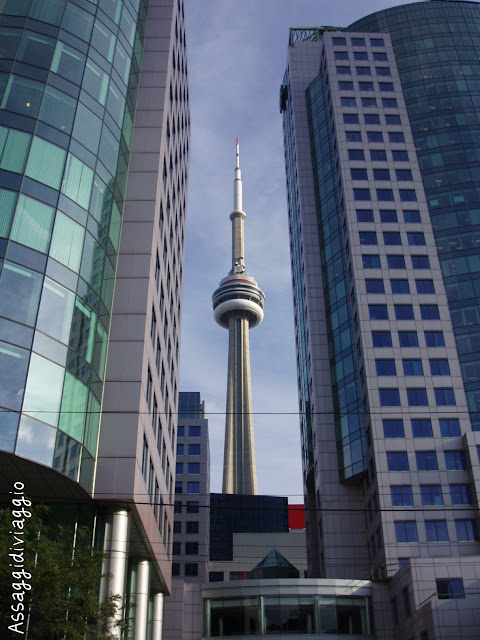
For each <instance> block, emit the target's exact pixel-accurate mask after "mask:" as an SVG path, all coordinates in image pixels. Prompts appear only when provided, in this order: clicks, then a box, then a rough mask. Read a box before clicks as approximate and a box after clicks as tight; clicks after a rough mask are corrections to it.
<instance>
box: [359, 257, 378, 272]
mask: <svg viewBox="0 0 480 640" xmlns="http://www.w3.org/2000/svg"><path fill="white" fill-rule="evenodd" d="M362 262H363V268H364V269H380V268H381V263H380V256H379V255H368V254H364V255H362Z"/></svg>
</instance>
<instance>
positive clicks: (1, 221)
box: [0, 189, 17, 238]
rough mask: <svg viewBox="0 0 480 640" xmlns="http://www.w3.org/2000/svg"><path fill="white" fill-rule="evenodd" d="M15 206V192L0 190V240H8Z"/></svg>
mask: <svg viewBox="0 0 480 640" xmlns="http://www.w3.org/2000/svg"><path fill="white" fill-rule="evenodd" d="M16 204H17V193H16V192H15V191H9V190H8V189H0V238H8V235H9V233H10V225H11V223H12V220H13V214H14V211H15V205H16Z"/></svg>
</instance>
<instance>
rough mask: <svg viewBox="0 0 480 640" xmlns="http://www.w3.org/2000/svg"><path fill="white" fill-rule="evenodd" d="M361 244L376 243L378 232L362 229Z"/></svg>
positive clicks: (360, 233)
mask: <svg viewBox="0 0 480 640" xmlns="http://www.w3.org/2000/svg"><path fill="white" fill-rule="evenodd" d="M358 236H359V239H360V244H362V245H376V244H378V241H377V234H376V232H375V231H360V232H359V234H358Z"/></svg>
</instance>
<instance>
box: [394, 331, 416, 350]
mask: <svg viewBox="0 0 480 640" xmlns="http://www.w3.org/2000/svg"><path fill="white" fill-rule="evenodd" d="M398 341H399V343H400V346H401V347H418V336H417V332H416V331H399V332H398Z"/></svg>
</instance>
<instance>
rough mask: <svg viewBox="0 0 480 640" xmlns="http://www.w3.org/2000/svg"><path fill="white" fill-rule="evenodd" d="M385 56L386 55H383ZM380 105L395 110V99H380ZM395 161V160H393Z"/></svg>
mask: <svg viewBox="0 0 480 640" xmlns="http://www.w3.org/2000/svg"><path fill="white" fill-rule="evenodd" d="M373 55H374V56H375V54H373ZM385 55H386V54H385ZM382 105H383V107H384V108H385V109H397V108H398V103H397V99H396V98H382ZM394 160H395V158H394Z"/></svg>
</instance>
